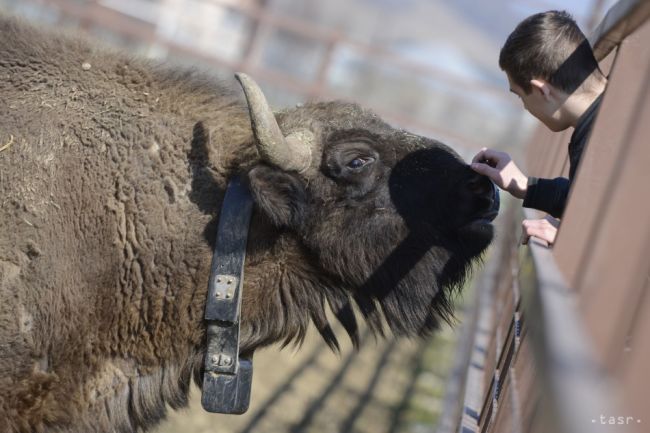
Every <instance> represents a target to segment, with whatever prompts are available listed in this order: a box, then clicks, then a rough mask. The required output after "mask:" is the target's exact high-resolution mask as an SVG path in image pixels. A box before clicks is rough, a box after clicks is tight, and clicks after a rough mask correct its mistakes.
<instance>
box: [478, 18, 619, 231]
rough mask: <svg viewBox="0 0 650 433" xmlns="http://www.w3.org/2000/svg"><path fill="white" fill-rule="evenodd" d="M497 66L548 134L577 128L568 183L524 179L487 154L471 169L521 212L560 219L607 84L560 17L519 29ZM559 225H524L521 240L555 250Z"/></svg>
mask: <svg viewBox="0 0 650 433" xmlns="http://www.w3.org/2000/svg"><path fill="white" fill-rule="evenodd" d="M499 66H500V67H501V69H502V70H503V71H504V72H505V73H506V75H507V77H508V82H509V84H510V91H511V92H513V93H514V94H516V95H517V96H518V97H519V98H520V99H521V100H522V102H523V104H524V109H526V110H527V111H528V112H530V113H531V114H532V115H533V116H535V117H536V118H537V119H538V120H539V121H541V122H542V123H543V124H544V125H546V126H547V127H548V128H549V129H550V130H551V131H554V132H558V131H563V130H565V129H567V128H569V127H573V128H575V129H574V132H573V135H572V136H571V141H570V142H569V148H568V151H569V162H570V169H569V178H568V179H567V178H563V177H558V178H555V179H538V178H535V177H527V176H526V175H524V174H523V173H522V172H521V170H519V168H518V167H517V166H516V165H515V163H514V162H513V161H512V159H511V158H510V156H509V155H508V154H507V153H505V152H499V151H496V150H492V149H485V148H484V149H482V150H481V151H480V152H479V153H478V154H476V156H474V158H473V159H472V164H471V167H472V169H474V170H475V171H476V172H478V173H481V174H483V175H485V176H488V177H489V178H490V179H492V181H493V182H494V183H496V184H497V185H498V186H499V187H501V188H502V189H505V190H506V191H508V192H509V193H510V194H512V195H513V196H515V197H517V198H520V199H523V200H524V202H523V206H524V207H529V208H534V209H539V210H542V211H544V212H547V213H549V214H550V215H552V216H553V217H555V218H561V217H562V213H563V212H564V207H565V205H566V201H567V196H568V194H569V188H570V186H571V182H572V180H573V177H574V176H575V172H576V169H577V167H578V163H579V161H580V156H581V154H582V150H583V148H584V146H585V143H586V142H587V139H588V138H589V132H590V131H591V128H592V126H593V123H594V120H595V118H596V113H597V111H598V107H599V105H600V101H601V99H602V95H603V92H604V91H605V86H606V85H607V79H606V78H605V76H604V75H603V73H602V72H601V71H600V68H599V67H598V62H597V61H596V59H595V57H594V55H593V51H592V50H591V47H590V45H589V41H588V40H587V38H586V37H585V35H584V34H583V33H582V31H580V28H579V27H578V25H577V24H576V23H575V21H574V20H573V18H572V17H571V16H570V15H569V14H568V13H566V12H559V11H548V12H543V13H538V14H535V15H532V16H530V17H528V18H526V19H525V20H523V21H522V22H521V23H519V25H517V27H516V28H515V30H514V31H513V32H512V33H511V34H510V36H508V39H507V40H506V42H505V44H504V46H503V48H501V53H500V55H499ZM558 224H559V221H557V220H555V219H554V218H545V219H541V220H524V222H523V223H522V225H523V230H524V236H525V239H527V238H528V237H530V236H536V237H538V238H540V239H543V240H545V241H546V242H548V243H549V244H553V242H554V241H555V235H556V234H557V225H558Z"/></svg>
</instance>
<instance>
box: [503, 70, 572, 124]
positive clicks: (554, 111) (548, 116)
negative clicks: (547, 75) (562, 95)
mask: <svg viewBox="0 0 650 433" xmlns="http://www.w3.org/2000/svg"><path fill="white" fill-rule="evenodd" d="M506 75H507V76H508V83H509V84H510V91H511V92H512V93H514V94H515V95H517V96H518V97H519V99H521V102H522V103H523V104H524V108H525V109H526V111H528V112H529V113H530V114H532V115H533V116H535V117H536V118H537V119H538V120H539V121H540V122H542V123H543V124H544V125H546V127H547V128H548V129H550V130H551V131H554V132H557V131H563V130H565V129H566V128H568V127H569V126H571V125H570V124H569V123H568V122H567V121H566V119H563V116H562V110H560V108H561V105H562V104H561V101H560V100H558V98H556V97H555V93H556V90H555V89H554V88H553V87H552V86H551V85H550V84H548V83H545V82H544V81H543V80H533V81H536V82H537V83H536V84H538V83H539V82H542V83H543V84H544V85H546V86H548V88H547V91H545V90H544V89H542V88H541V87H540V86H539V84H538V85H532V91H531V92H530V93H526V91H525V90H524V89H523V88H521V87H520V86H519V85H517V83H515V82H514V81H513V80H512V79H511V78H510V75H509V74H508V73H506Z"/></svg>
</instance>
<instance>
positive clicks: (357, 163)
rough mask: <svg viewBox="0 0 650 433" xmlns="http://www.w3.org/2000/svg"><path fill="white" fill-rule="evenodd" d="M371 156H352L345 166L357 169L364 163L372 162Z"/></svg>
mask: <svg viewBox="0 0 650 433" xmlns="http://www.w3.org/2000/svg"><path fill="white" fill-rule="evenodd" d="M372 161H373V158H362V157H357V158H354V159H353V160H352V161H350V162H348V163H347V166H348V167H349V168H352V169H359V168H361V167H363V166H364V165H366V164H368V163H369V162H372Z"/></svg>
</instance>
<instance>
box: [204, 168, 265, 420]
mask: <svg viewBox="0 0 650 433" xmlns="http://www.w3.org/2000/svg"><path fill="white" fill-rule="evenodd" d="M252 213H253V199H252V197H251V193H250V190H249V189H248V187H247V186H246V185H245V184H243V183H242V181H241V179H240V178H239V177H235V178H233V179H232V180H231V181H230V183H229V184H228V188H227V190H226V194H225V196H224V199H223V204H222V205H221V212H220V214H219V225H218V228H217V238H216V242H215V246H214V255H213V256H212V265H211V268H210V279H209V282H208V298H207V300H206V303H205V320H206V325H207V332H206V340H207V348H206V354H205V360H204V373H203V388H202V396H201V404H202V405H203V408H204V409H205V410H207V411H208V412H218V413H232V414H241V413H244V412H246V410H247V409H248V405H249V403H250V395H251V382H252V376H253V363H252V360H251V359H250V358H241V359H240V358H239V324H240V318H241V294H242V290H243V282H244V260H245V258H246V242H247V240H248V228H249V226H250V220H251V214H252Z"/></svg>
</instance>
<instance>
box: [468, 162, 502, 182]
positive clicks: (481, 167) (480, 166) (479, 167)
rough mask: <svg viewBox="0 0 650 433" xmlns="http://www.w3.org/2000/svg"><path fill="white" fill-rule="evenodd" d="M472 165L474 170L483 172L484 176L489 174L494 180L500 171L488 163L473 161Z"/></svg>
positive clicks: (479, 172)
mask: <svg viewBox="0 0 650 433" xmlns="http://www.w3.org/2000/svg"><path fill="white" fill-rule="evenodd" d="M470 167H471V168H472V170H474V171H475V172H477V173H478V174H482V175H483V176H487V177H489V178H490V179H492V180H493V181H494V179H495V177H496V176H497V174H498V171H497V170H495V169H494V168H492V167H490V166H489V165H487V164H484V163H481V162H473V163H472V164H471V165H470Z"/></svg>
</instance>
